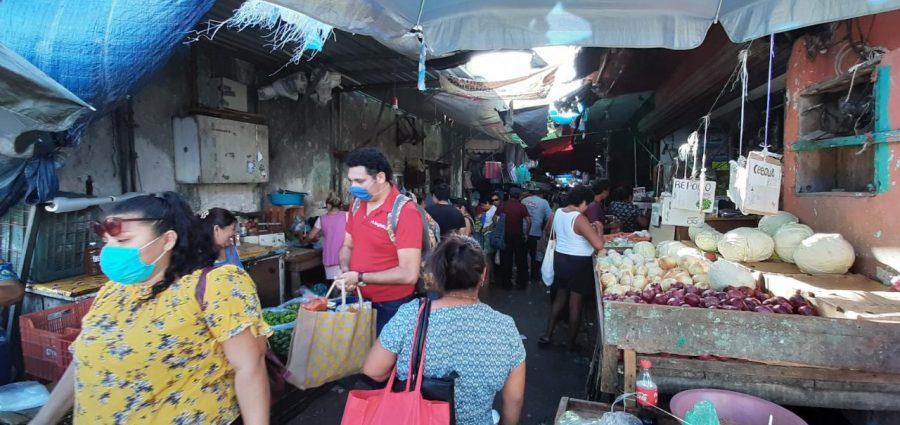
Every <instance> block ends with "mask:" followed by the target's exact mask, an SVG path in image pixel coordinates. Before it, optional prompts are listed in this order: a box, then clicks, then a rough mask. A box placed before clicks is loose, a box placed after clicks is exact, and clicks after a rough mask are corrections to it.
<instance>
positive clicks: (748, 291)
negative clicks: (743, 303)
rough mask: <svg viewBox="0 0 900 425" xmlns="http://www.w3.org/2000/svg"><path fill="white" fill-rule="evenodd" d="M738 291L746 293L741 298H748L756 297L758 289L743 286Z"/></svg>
mask: <svg viewBox="0 0 900 425" xmlns="http://www.w3.org/2000/svg"><path fill="white" fill-rule="evenodd" d="M738 290H739V291H741V292H743V293H744V296H743V297H741V298H747V297H752V296H754V295H756V288H749V287H746V286H741V287H740V288H738Z"/></svg>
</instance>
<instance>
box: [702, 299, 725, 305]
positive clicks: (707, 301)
mask: <svg viewBox="0 0 900 425" xmlns="http://www.w3.org/2000/svg"><path fill="white" fill-rule="evenodd" d="M701 301H702V304H703V305H705V306H706V307H716V306H718V305H719V304H720V303H721V302H720V301H719V299H718V298H716V297H704V298H703V300H701Z"/></svg>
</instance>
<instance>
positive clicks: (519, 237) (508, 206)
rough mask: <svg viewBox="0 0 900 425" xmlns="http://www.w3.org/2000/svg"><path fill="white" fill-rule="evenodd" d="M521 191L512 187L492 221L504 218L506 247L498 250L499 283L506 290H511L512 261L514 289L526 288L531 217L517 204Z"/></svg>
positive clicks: (522, 206) (519, 203)
mask: <svg viewBox="0 0 900 425" xmlns="http://www.w3.org/2000/svg"><path fill="white" fill-rule="evenodd" d="M521 195H522V190H521V189H519V188H518V187H514V188H512V189H510V191H509V200H507V201H506V202H504V203H503V205H502V206H501V207H500V208H499V209H498V210H497V213H496V214H494V221H495V222H497V221H499V216H500V215H505V216H506V226H505V231H506V238H505V241H506V247H505V248H504V249H502V250H500V283H501V284H502V285H503V287H504V288H506V289H512V268H513V261H514V260H515V265H516V287H517V288H518V289H525V288H526V287H528V258H526V252H527V251H526V249H525V247H526V243H527V241H528V230H527V229H530V228H531V217H529V216H528V209H527V208H525V206H524V205H522V203H521V202H519V198H520V197H521Z"/></svg>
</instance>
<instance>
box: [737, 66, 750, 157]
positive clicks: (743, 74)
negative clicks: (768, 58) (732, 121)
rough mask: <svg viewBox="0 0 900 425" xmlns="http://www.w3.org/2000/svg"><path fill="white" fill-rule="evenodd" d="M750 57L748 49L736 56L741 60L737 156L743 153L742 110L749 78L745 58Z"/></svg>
mask: <svg viewBox="0 0 900 425" xmlns="http://www.w3.org/2000/svg"><path fill="white" fill-rule="evenodd" d="M749 57H750V49H749V48H747V49H744V50H741V53H739V54H738V58H740V62H741V127H740V134H739V135H738V156H739V157H740V156H741V155H743V154H744V110H745V109H746V108H745V107H746V104H747V80H749V75H748V73H747V59H748V58H749Z"/></svg>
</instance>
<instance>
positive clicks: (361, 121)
mask: <svg viewBox="0 0 900 425" xmlns="http://www.w3.org/2000/svg"><path fill="white" fill-rule="evenodd" d="M196 51H197V56H196V61H195V65H196V73H197V74H196V77H197V87H198V90H199V91H200V96H198V97H199V99H198V101H199V103H200V104H201V106H207V107H211V106H213V105H204V103H208V102H209V100H208V99H209V96H206V95H204V91H203V88H204V87H206V86H208V84H207V83H208V81H209V80H211V79H214V78H217V77H225V78H229V79H232V80H235V81H238V82H241V83H244V84H247V85H248V86H249V87H248V92H250V93H252V95H251V96H250V98H251V100H250V104H251V107H250V111H251V112H256V113H258V114H259V115H262V116H263V117H264V119H265V120H266V123H267V125H268V127H269V156H270V158H269V169H270V171H271V172H270V177H269V182H268V183H267V184H203V185H186V184H177V183H176V182H175V168H174V155H175V152H174V151H173V146H174V142H173V138H172V137H173V136H172V117H173V116H183V115H185V114H187V113H189V110H190V107H191V103H192V102H191V98H190V96H191V87H190V84H189V78H190V77H189V75H188V74H189V71H188V70H189V69H190V68H191V67H190V62H191V61H190V59H191V49H190V48H187V47H185V48H180V49H178V51H177V52H176V53H175V55H174V56H173V57H172V59H171V60H170V61H169V63H168V64H167V65H166V66H165V67H163V69H162V70H161V71H160V72H158V73H157V74H156V75H153V76H152V78H150V79H149V80H148V81H147V82H146V84H145V85H144V86H143V88H142V89H141V90H140V91H138V92H137V93H135V94H134V96H133V100H132V102H133V110H134V121H135V128H134V134H135V145H136V150H137V156H138V158H137V168H138V170H137V171H138V183H139V186H140V187H139V188H140V189H141V190H143V191H145V192H156V191H164V190H176V191H178V192H180V193H182V194H183V195H185V196H186V197H187V198H188V199H189V201H190V202H191V203H192V205H193V206H194V208H197V209H201V208H209V207H213V206H218V207H223V208H229V209H232V210H237V211H244V212H249V211H259V210H260V209H261V208H262V207H263V205H264V203H265V202H266V201H265V194H267V193H269V192H271V191H274V190H277V189H280V188H283V189H288V190H294V191H300V192H308V193H309V194H310V196H309V197H308V198H307V207H308V208H309V209H310V210H312V212H313V213H315V209H316V207H320V206H321V205H322V204H323V203H324V199H325V197H326V195H327V194H328V192H329V191H331V190H343V192H344V196H345V197H349V195H347V194H346V189H345V188H346V184H345V182H344V180H345V179H346V177H345V175H346V172H345V170H344V167H343V166H342V164H341V163H340V162H339V161H338V160H337V159H336V156H335V155H334V154H335V153H337V152H341V151H350V150H352V149H354V148H355V147H358V146H360V145H362V144H364V143H367V142H368V146H373V147H377V148H379V149H381V150H383V151H384V152H385V153H386V154H387V156H388V157H389V159H390V160H391V161H392V163H393V164H394V168H395V172H397V173H402V170H403V168H404V166H405V164H406V163H407V162H414V161H419V160H421V159H430V160H434V159H437V158H438V157H440V156H442V155H444V153H446V152H447V151H448V149H450V148H451V147H452V146H455V147H456V149H457V150H459V151H461V149H462V143H455V142H454V140H456V141H458V140H461V138H462V136H461V135H460V134H458V133H457V132H455V131H451V130H450V129H446V128H442V127H439V126H434V125H432V124H430V123H425V124H424V126H423V127H424V131H425V134H426V139H425V144H422V143H420V144H418V145H409V144H405V145H403V146H399V147H398V146H396V143H395V130H394V126H393V123H394V119H395V113H394V111H393V110H391V109H390V108H389V107H388V108H386V109H385V111H384V113H383V114H382V116H381V121H380V122H376V120H378V115H379V111H380V110H381V103H380V101H379V100H377V99H375V98H372V97H369V96H366V95H364V94H362V93H342V94H336V95H335V98H334V100H332V102H331V103H329V104H328V105H326V106H322V105H318V104H316V103H315V102H312V101H309V100H306V99H303V98H301V99H300V100H299V101H293V100H290V99H276V100H270V101H264V102H258V103H257V102H256V100H255V97H256V96H255V90H256V88H257V87H258V85H259V84H260V83H261V82H262V80H263V79H266V78H267V76H268V75H269V72H268V71H264V70H259V69H256V68H255V67H254V66H253V65H252V64H249V63H247V62H243V61H240V60H237V59H234V58H232V57H231V56H229V55H228V54H227V53H224V52H222V51H219V50H215V49H206V48H196ZM266 82H269V81H266ZM385 129H386V130H385ZM380 130H385V131H383V132H382V133H381V134H380V136H379V137H377V138H375V139H374V140H370V139H372V136H374V135H375V134H377V133H378V132H379V131H380ZM425 145H428V147H427V149H426V147H425ZM65 154H66V165H65V166H64V167H63V168H62V169H61V170H59V178H60V186H61V190H64V191H70V192H76V193H83V192H84V187H85V183H84V182H85V180H86V178H87V176H88V175H91V176H92V177H93V180H94V193H95V194H97V195H106V194H118V193H121V183H120V176H119V175H118V174H119V172H118V166H117V161H118V150H117V148H116V134H115V124H114V120H113V118H112V116H111V115H108V116H104V117H100V118H98V119H96V120H95V121H94V122H93V123H92V124H91V125H90V126H89V128H88V130H87V136H86V137H85V139H84V143H82V144H81V145H80V146H78V147H77V148H75V149H71V150H68V151H67V152H65ZM459 158H460V156H459V154H453V155H446V156H445V158H443V159H442V161H444V162H447V163H451V161H454V160H455V162H453V163H454V164H460V163H461V160H460V159H459ZM453 171H454V174H453V175H454V176H461V175H462V172H461V170H460V169H459V166H456V167H455V168H454V170H453ZM454 183H455V184H454V185H455V186H459V185H458V184H456V183H458V182H454Z"/></svg>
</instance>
